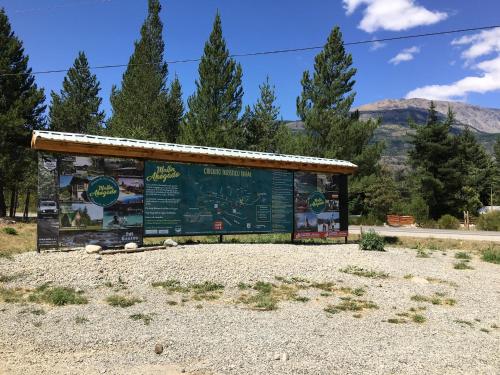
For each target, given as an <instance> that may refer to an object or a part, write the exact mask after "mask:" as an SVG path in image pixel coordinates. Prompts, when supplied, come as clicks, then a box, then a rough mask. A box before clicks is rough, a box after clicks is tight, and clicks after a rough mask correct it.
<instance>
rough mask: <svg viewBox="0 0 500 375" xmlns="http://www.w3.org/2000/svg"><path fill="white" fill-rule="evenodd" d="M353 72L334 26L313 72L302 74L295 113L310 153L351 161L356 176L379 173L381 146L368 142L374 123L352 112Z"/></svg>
mask: <svg viewBox="0 0 500 375" xmlns="http://www.w3.org/2000/svg"><path fill="white" fill-rule="evenodd" d="M355 74H356V69H355V68H353V67H352V56H351V54H349V53H347V52H346V51H345V48H344V42H343V40H342V33H341V32H340V29H339V28H338V27H335V28H334V29H333V30H332V32H331V33H330V35H329V37H328V40H327V42H326V44H325V46H324V48H323V50H322V51H321V52H320V53H319V54H318V55H317V56H316V57H315V59H314V72H313V73H312V76H311V73H310V72H309V71H305V72H304V74H303V77H302V82H301V83H302V93H301V96H300V97H299V98H297V112H298V114H299V116H300V117H301V119H302V120H303V121H304V124H305V130H306V134H307V136H308V140H309V142H308V145H307V146H308V149H309V152H308V153H309V154H310V155H313V156H319V157H326V158H337V159H345V160H350V161H353V162H355V163H357V164H358V165H359V170H358V175H359V176H364V175H371V174H373V173H377V171H378V161H379V159H380V155H381V152H382V145H381V144H378V143H376V144H372V143H371V142H370V141H371V140H372V137H373V132H374V131H375V129H376V128H377V126H378V123H377V122H376V121H372V120H369V121H361V120H360V119H359V113H358V112H357V111H356V112H351V106H352V103H353V101H354V97H355V95H356V93H355V92H354V91H353V87H354V83H355V81H354V75H355Z"/></svg>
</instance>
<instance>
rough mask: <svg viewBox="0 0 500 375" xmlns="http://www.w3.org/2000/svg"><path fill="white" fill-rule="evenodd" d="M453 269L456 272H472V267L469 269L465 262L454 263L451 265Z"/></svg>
mask: <svg viewBox="0 0 500 375" xmlns="http://www.w3.org/2000/svg"><path fill="white" fill-rule="evenodd" d="M453 268H454V269H456V270H473V269H474V268H473V267H471V266H469V265H468V264H467V261H461V262H458V263H455V264H454V265H453Z"/></svg>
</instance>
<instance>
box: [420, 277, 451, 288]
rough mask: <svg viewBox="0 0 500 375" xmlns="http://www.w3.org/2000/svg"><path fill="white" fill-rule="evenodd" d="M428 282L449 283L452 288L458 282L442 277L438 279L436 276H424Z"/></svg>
mask: <svg viewBox="0 0 500 375" xmlns="http://www.w3.org/2000/svg"><path fill="white" fill-rule="evenodd" d="M425 279H426V280H427V281H428V282H430V283H431V284H446V285H449V286H452V287H454V288H458V284H457V283H455V282H453V281H447V280H443V279H438V278H436V277H426V278H425Z"/></svg>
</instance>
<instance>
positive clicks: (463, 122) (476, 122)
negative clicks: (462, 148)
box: [287, 99, 500, 168]
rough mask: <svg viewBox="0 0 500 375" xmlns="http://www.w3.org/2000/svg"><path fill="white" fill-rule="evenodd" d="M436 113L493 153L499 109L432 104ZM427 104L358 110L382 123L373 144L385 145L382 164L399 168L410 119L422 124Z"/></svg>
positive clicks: (393, 102) (294, 125)
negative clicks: (453, 120) (466, 128)
mask: <svg viewBox="0 0 500 375" xmlns="http://www.w3.org/2000/svg"><path fill="white" fill-rule="evenodd" d="M434 104H435V105H436V110H437V111H438V113H439V114H440V116H441V117H442V118H445V117H446V114H447V112H448V107H451V109H452V110H453V112H454V113H455V118H456V121H457V124H456V126H454V129H453V131H454V132H460V131H461V130H462V129H463V128H464V126H469V127H470V128H471V129H472V130H473V131H474V132H475V134H476V136H477V138H478V140H479V142H481V143H482V144H483V145H484V146H485V147H486V149H487V150H488V151H489V152H492V150H493V144H494V143H495V139H496V135H497V133H500V109H494V108H482V107H479V106H475V105H470V104H466V103H461V102H445V101H435V102H434ZM429 105H430V101H429V100H426V99H385V100H381V101H378V102H375V103H371V104H365V105H362V106H360V107H358V108H356V109H357V110H359V112H360V115H361V118H362V119H368V118H374V119H375V118H380V119H381V121H382V123H381V126H380V128H379V129H377V131H376V132H375V140H383V141H385V143H386V149H385V152H384V157H383V160H384V162H385V163H386V164H388V165H390V166H392V167H394V168H400V167H401V166H402V165H403V164H404V162H405V159H406V154H407V152H408V149H409V147H410V146H409V143H408V141H409V134H411V133H412V132H413V130H412V129H410V128H409V126H408V119H409V118H412V119H413V120H414V121H415V122H416V123H417V124H421V123H424V122H425V121H426V119H427V111H428V109H429ZM287 126H288V127H289V128H290V129H291V130H292V131H302V130H303V129H304V124H303V123H302V122H301V121H290V122H288V123H287Z"/></svg>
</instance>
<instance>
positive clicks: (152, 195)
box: [144, 161, 293, 236]
mask: <svg viewBox="0 0 500 375" xmlns="http://www.w3.org/2000/svg"><path fill="white" fill-rule="evenodd" d="M144 175H145V177H144V183H145V190H144V191H145V197H144V199H145V200H144V233H145V235H148V236H154V235H170V236H171V235H189V234H213V233H221V234H225V233H271V232H291V231H292V228H293V222H292V218H293V174H292V173H291V172H288V171H282V170H265V169H250V168H237V167H223V166H215V165H206V164H183V163H168V162H159V161H158V162H155V161H147V162H146V165H145V174H144Z"/></svg>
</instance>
